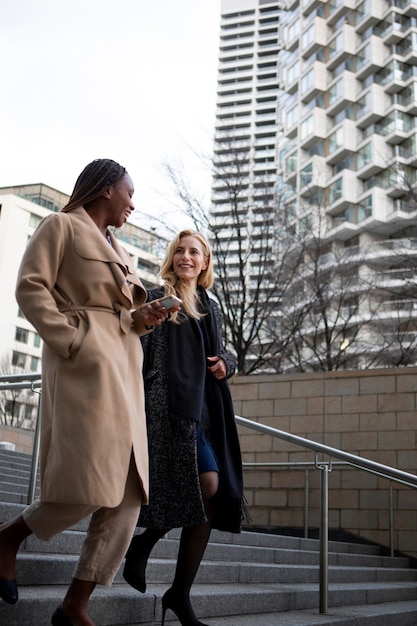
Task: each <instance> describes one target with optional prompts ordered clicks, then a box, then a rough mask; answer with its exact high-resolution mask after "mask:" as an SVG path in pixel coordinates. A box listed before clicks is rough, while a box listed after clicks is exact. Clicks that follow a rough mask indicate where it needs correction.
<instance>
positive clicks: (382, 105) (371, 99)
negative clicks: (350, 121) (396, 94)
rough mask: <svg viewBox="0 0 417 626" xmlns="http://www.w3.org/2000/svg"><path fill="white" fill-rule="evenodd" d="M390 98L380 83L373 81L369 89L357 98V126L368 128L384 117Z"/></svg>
mask: <svg viewBox="0 0 417 626" xmlns="http://www.w3.org/2000/svg"><path fill="white" fill-rule="evenodd" d="M390 103H391V98H390V97H389V96H388V95H387V94H386V93H385V91H384V89H383V87H382V86H381V85H377V84H376V83H373V84H372V85H371V87H370V89H369V90H368V91H367V92H366V93H365V94H363V95H362V96H361V97H360V98H359V100H358V106H357V115H358V117H357V122H356V123H357V125H358V127H359V128H368V126H371V124H375V123H376V122H378V121H379V120H381V119H382V118H384V117H385V115H386V111H387V108H388V107H389V105H390Z"/></svg>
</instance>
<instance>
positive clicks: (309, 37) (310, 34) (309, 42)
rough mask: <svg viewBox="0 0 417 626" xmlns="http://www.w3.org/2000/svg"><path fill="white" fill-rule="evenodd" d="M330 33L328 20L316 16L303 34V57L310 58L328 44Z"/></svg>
mask: <svg viewBox="0 0 417 626" xmlns="http://www.w3.org/2000/svg"><path fill="white" fill-rule="evenodd" d="M328 35H329V32H328V27H327V24H326V20H324V19H323V18H321V17H315V18H314V20H313V21H312V22H311V23H310V24H309V25H308V27H307V28H306V30H305V31H304V32H303V34H302V35H301V54H302V56H303V58H304V59H308V58H309V57H310V56H311V55H312V54H314V53H315V52H317V51H318V50H319V49H320V48H324V47H325V46H326V45H327V40H328Z"/></svg>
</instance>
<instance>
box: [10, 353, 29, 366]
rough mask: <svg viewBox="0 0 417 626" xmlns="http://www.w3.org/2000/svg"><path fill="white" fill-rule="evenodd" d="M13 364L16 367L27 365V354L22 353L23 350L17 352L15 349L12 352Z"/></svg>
mask: <svg viewBox="0 0 417 626" xmlns="http://www.w3.org/2000/svg"><path fill="white" fill-rule="evenodd" d="M12 365H14V366H15V367H25V365H26V354H22V352H15V351H14V350H13V353H12Z"/></svg>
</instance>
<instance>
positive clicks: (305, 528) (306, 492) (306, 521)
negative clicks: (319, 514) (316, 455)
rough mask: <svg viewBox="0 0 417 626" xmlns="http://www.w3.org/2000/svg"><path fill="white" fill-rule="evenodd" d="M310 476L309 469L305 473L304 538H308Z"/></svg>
mask: <svg viewBox="0 0 417 626" xmlns="http://www.w3.org/2000/svg"><path fill="white" fill-rule="evenodd" d="M309 478H310V474H309V471H308V469H306V470H305V473H304V538H305V539H307V538H308V507H309Z"/></svg>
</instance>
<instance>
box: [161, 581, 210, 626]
mask: <svg viewBox="0 0 417 626" xmlns="http://www.w3.org/2000/svg"><path fill="white" fill-rule="evenodd" d="M174 593H175V592H173V590H172V588H171V589H168V591H166V592H165V593H164V595H163V596H162V623H161V626H164V624H165V613H166V612H167V609H171V611H172V612H173V613H175V615H176V616H177V618H178V619H179V621H180V622H181V626H208V624H203V622H199V621H198V619H197V618H196V616H195V615H194V611H193V609H192V607H191V604H190V602H189V601H188V602H187V603H184V600H183V598H178V597H177V596H175V595H174Z"/></svg>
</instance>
